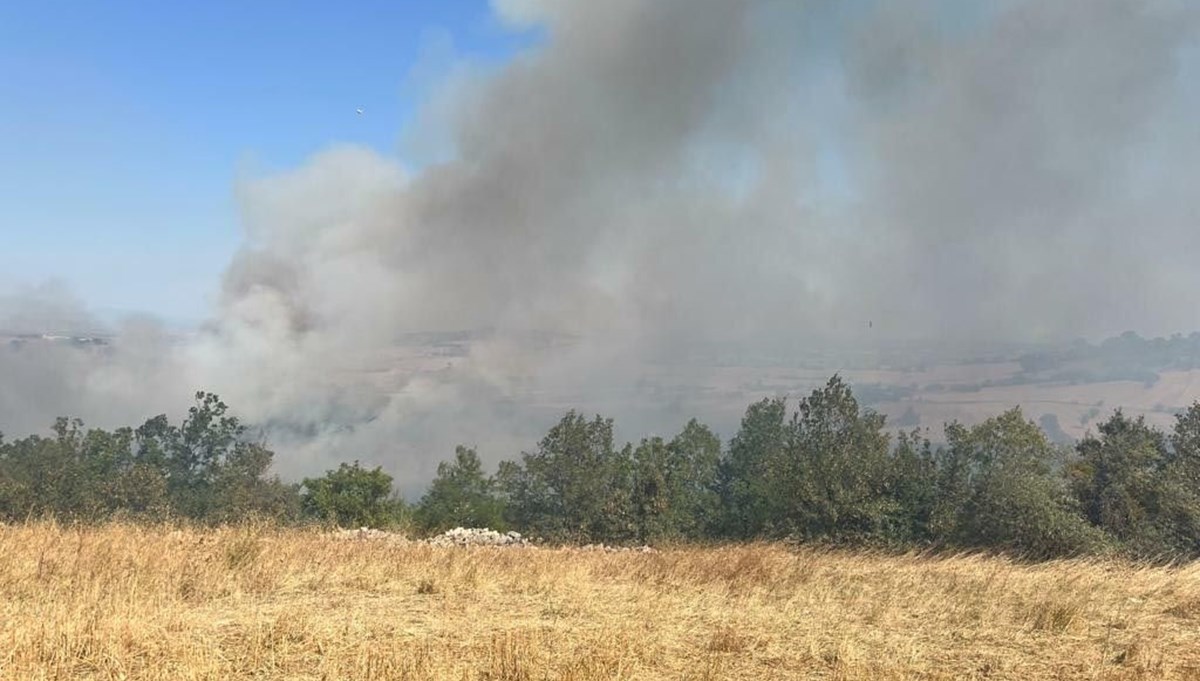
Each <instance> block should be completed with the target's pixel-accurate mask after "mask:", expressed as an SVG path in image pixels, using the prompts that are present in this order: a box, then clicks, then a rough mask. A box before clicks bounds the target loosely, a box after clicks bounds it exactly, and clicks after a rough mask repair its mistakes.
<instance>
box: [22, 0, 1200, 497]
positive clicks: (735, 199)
mask: <svg viewBox="0 0 1200 681" xmlns="http://www.w3.org/2000/svg"><path fill="white" fill-rule="evenodd" d="M495 11H496V12H497V14H498V15H499V16H500V17H501V18H502V20H504V21H505V22H508V23H509V24H510V25H512V26H513V27H515V28H518V27H529V26H535V27H538V28H539V29H540V30H542V31H543V32H544V38H543V39H542V40H541V41H540V43H539V44H538V45H537V46H536V47H534V48H531V49H530V50H528V51H527V52H525V53H522V54H520V55H518V56H517V57H516V58H515V59H513V60H512V61H511V62H510V63H508V64H506V65H504V66H502V67H500V68H498V69H496V70H494V71H488V72H483V71H476V70H472V69H470V68H466V69H462V70H460V71H456V73H455V75H454V76H453V77H452V78H451V79H450V80H449V81H448V82H447V83H446V84H445V86H444V87H443V88H442V89H441V91H439V93H438V94H437V95H436V96H435V97H433V98H432V100H431V102H430V109H429V111H428V112H427V113H426V115H425V116H423V117H422V118H421V121H422V126H424V127H418V129H416V130H413V131H410V132H409V134H410V135H411V136H413V137H416V138H421V137H425V138H427V139H439V140H445V146H446V147H447V148H445V149H442V150H440V152H441V153H440V156H442V157H443V160H440V161H438V162H435V163H430V164H428V165H425V166H422V167H418V168H415V169H412V168H405V167H404V166H403V165H402V163H401V162H400V161H398V160H397V159H396V158H392V157H387V156H383V155H381V154H379V153H376V152H374V151H371V150H368V149H363V148H356V147H337V148H332V149H328V150H326V151H323V152H321V153H319V154H317V155H316V156H314V157H313V158H311V159H310V160H309V161H308V162H307V163H305V164H304V165H303V166H302V167H300V168H296V169H294V170H292V171H290V172H286V173H283V174H279V175H275V176H269V177H263V178H256V179H251V180H248V181H246V182H244V183H242V184H241V185H240V186H239V187H238V188H237V192H238V198H239V201H240V203H241V206H242V215H243V221H244V229H245V241H244V244H243V247H242V248H241V251H240V252H239V253H238V254H237V256H236V257H235V259H234V260H233V262H232V263H230V265H229V267H228V269H227V271H226V272H225V273H224V276H223V279H222V284H221V294H220V296H219V303H218V309H216V310H215V312H214V314H213V316H212V319H211V321H210V322H209V323H208V324H207V325H205V327H204V328H203V329H201V330H200V331H198V332H196V333H195V334H192V335H190V336H188V337H187V338H184V339H179V338H176V337H173V336H170V335H168V334H166V333H165V332H163V331H162V330H161V329H159V328H157V327H156V325H155V324H154V323H153V322H152V321H149V320H132V321H129V322H127V323H126V324H125V325H124V327H122V328H119V329H114V330H112V331H113V334H114V340H113V342H112V344H111V346H109V349H108V350H107V351H106V352H103V353H98V352H95V351H92V350H86V351H81V350H79V349H78V348H68V347H59V346H54V347H49V346H47V347H45V348H42V349H38V350H36V351H33V350H28V349H23V350H22V351H21V352H0V376H2V377H3V381H2V383H0V430H3V431H5V432H9V433H12V434H18V433H24V432H31V431H35V430H42V429H44V428H45V427H46V426H47V425H48V424H49V423H50V421H51V420H52V419H53V417H54V416H56V415H59V414H71V415H79V416H81V417H83V418H85V419H86V420H87V421H88V422H89V423H95V424H97V425H106V424H108V423H110V422H137V421H139V420H140V419H142V418H145V417H147V416H150V415H152V414H154V413H158V412H160V411H163V410H164V409H173V410H179V409H182V408H184V407H185V406H186V404H188V402H189V400H190V396H191V393H192V392H193V391H194V390H196V389H207V390H212V391H215V392H218V393H219V394H220V395H221V396H222V397H223V398H224V399H225V400H226V401H227V402H228V403H230V404H231V405H232V406H233V408H234V409H235V410H236V411H237V412H238V413H239V414H240V415H241V416H243V417H244V418H245V419H246V420H248V421H251V422H254V423H258V424H263V425H264V426H265V427H267V428H268V432H269V434H270V437H271V440H272V443H273V444H274V445H275V446H276V448H277V449H278V450H279V457H278V458H277V467H278V468H279V469H280V470H281V471H283V472H284V474H285V475H288V474H293V475H294V474H301V473H304V474H307V473H312V472H316V471H319V470H321V469H322V468H323V467H325V466H327V465H329V464H330V462H333V461H340V460H348V459H354V458H358V459H361V460H363V461H364V462H365V463H379V464H383V465H385V467H387V468H388V469H390V470H391V471H392V472H394V473H396V474H397V475H398V476H399V478H400V480H401V481H402V482H404V483H406V484H411V483H412V482H413V481H414V480H418V479H424V478H425V477H427V476H428V475H429V474H430V472H431V471H432V467H433V466H434V465H435V463H436V461H437V460H439V459H441V458H444V457H446V456H448V455H449V453H451V452H452V451H453V446H454V444H457V443H460V442H462V443H468V444H477V445H479V446H480V447H481V449H482V453H483V454H484V455H485V456H487V457H488V458H489V459H491V460H495V459H497V458H500V457H508V456H512V455H514V454H515V453H516V452H517V451H519V450H520V449H522V448H528V447H529V446H531V445H532V443H533V441H534V440H535V439H536V437H537V434H538V433H541V432H544V430H545V428H546V426H547V425H549V423H550V422H552V421H553V419H554V418H555V417H556V416H558V415H560V414H561V411H562V410H565V409H566V408H568V407H570V406H573V405H572V404H571V402H570V400H571V399H572V397H575V398H576V399H580V400H583V399H586V400H587V401H588V404H589V405H597V408H598V409H601V410H602V411H603V413H605V414H606V415H612V416H615V417H616V418H617V422H618V424H619V425H621V424H624V425H625V426H626V427H627V428H628V429H629V431H630V433H631V435H642V434H644V433H646V432H651V431H656V432H660V433H663V434H669V433H670V432H672V431H674V430H676V429H678V428H679V427H680V426H681V425H682V424H683V421H684V419H686V418H687V417H688V416H691V415H693V414H694V413H696V410H697V409H700V407H698V405H697V402H696V400H701V399H702V396H699V395H697V396H695V400H693V399H692V398H691V397H688V396H686V395H684V396H682V397H677V398H673V399H660V398H656V397H654V396H652V395H651V396H647V395H645V394H642V393H639V391H638V389H637V386H638V385H639V381H640V380H641V379H643V378H644V376H645V373H646V371H647V367H648V366H649V365H651V364H658V365H661V366H666V367H668V368H667V369H661V370H662V371H674V372H677V373H678V374H679V376H678V377H679V378H680V380H684V381H685V382H686V381H701V380H702V379H703V374H704V373H705V372H706V371H713V370H714V369H705V368H703V367H699V366H675V365H673V364H671V363H670V362H667V360H671V359H674V358H675V354H676V353H677V352H678V349H679V348H683V347H687V346H688V344H694V343H714V344H715V343H721V344H730V345H734V346H738V347H747V348H753V347H807V346H813V347H816V346H829V345H838V344H841V345H869V344H870V343H872V342H875V341H874V340H873V339H875V338H879V339H884V340H914V341H921V340H945V339H954V340H959V341H968V342H970V341H983V340H987V339H1004V340H1047V339H1063V338H1072V337H1077V336H1089V337H1097V336H1102V335H1107V334H1113V333H1118V332H1120V331H1123V330H1125V329H1136V330H1139V331H1141V332H1144V333H1170V332H1173V331H1188V330H1193V329H1196V328H1200V324H1198V323H1197V319H1196V310H1197V309H1198V308H1197V305H1196V302H1197V301H1196V300H1195V299H1194V296H1195V293H1194V292H1195V291H1197V290H1200V286H1198V285H1200V268H1196V267H1195V266H1194V263H1193V259H1194V258H1193V254H1195V253H1197V252H1198V251H1197V247H1198V246H1200V232H1198V231H1197V230H1196V228H1195V226H1196V224H1195V223H1196V217H1197V216H1196V209H1195V207H1194V206H1195V203H1194V200H1192V196H1191V194H1192V193H1193V192H1194V189H1193V187H1194V185H1195V184H1196V179H1197V178H1196V177H1195V173H1196V171H1195V168H1197V167H1198V166H1197V161H1200V128H1198V127H1197V126H1196V124H1195V121H1196V120H1198V119H1197V114H1200V91H1198V89H1197V87H1196V85H1195V83H1196V76H1197V75H1200V72H1198V71H1197V70H1196V63H1197V62H1198V61H1200V59H1198V57H1197V44H1196V38H1197V21H1198V20H1200V10H1198V9H1197V6H1196V5H1195V4H1193V3H1190V2H1183V1H1179V2H1170V1H1165V0H1164V1H1162V2H1154V1H1152V0H1145V1H1140V2H1139V1H1134V0H1128V1H1126V0H1055V1H1053V2H1047V1H1045V0H1023V1H1018V0H1013V1H1006V2H986V3H984V2H980V3H970V2H965V3H964V2H936V1H933V0H928V1H923V0H910V1H903V2H896V1H892V0H889V1H888V2H878V3H870V2H850V3H822V2H808V3H800V2H784V1H780V2H772V1H770V0H764V1H762V2H729V1H727V0H658V1H656V2H633V1H631V0H611V1H607V2H577V3H559V2H551V1H550V0H545V1H539V0H505V1H503V2H497V3H496V4H495ZM868 320H870V323H871V329H873V330H872V332H871V333H872V334H873V335H872V336H869V337H868V336H866V335H865V331H866V329H867V324H868ZM95 326H96V323H95V322H94V320H90V319H89V316H88V313H87V312H86V311H85V310H82V309H80V308H79V306H78V305H77V304H75V303H73V302H72V300H71V297H70V294H69V293H68V292H65V291H61V290H57V289H55V288H54V287H43V288H42V289H37V290H29V291H23V292H19V293H18V295H16V296H12V297H10V298H5V299H2V300H0V329H3V330H9V331H14V332H15V331H24V330H29V331H36V332H43V333H74V332H80V331H82V330H85V329H89V330H90V329H94V328H95ZM460 330H474V331H477V332H479V331H483V332H481V333H476V334H475V336H474V339H475V340H474V341H473V342H472V343H470V344H469V346H468V349H466V350H464V351H463V352H462V353H461V356H453V357H449V358H447V359H448V361H447V362H445V363H444V364H446V366H441V365H442V364H443V362H442V361H441V360H438V361H437V362H435V364H437V365H438V366H437V367H436V370H433V369H431V368H430V367H429V362H425V363H424V364H420V365H418V363H416V362H415V361H414V360H413V359H412V358H411V357H407V356H404V355H403V354H402V353H400V352H399V351H398V350H397V348H398V346H401V345H403V341H404V340H405V339H406V338H410V337H411V334H416V333H421V332H431V331H441V332H450V331H460ZM562 339H569V342H568V341H564V340H562ZM670 367H675V368H670ZM741 406H742V407H744V404H743V405H741ZM721 425H728V424H721Z"/></svg>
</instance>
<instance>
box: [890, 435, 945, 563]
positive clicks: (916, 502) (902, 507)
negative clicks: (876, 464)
mask: <svg viewBox="0 0 1200 681" xmlns="http://www.w3.org/2000/svg"><path fill="white" fill-rule="evenodd" d="M887 494H888V496H889V497H891V498H892V499H893V500H894V501H895V503H896V507H895V513H894V514H893V515H892V517H891V518H890V519H889V526H888V527H887V529H886V531H885V533H886V536H887V539H889V540H890V541H894V542H901V543H903V542H919V543H924V542H928V541H930V540H931V539H932V537H933V530H932V524H933V513H934V508H935V506H936V503H937V495H938V487H937V461H936V458H935V456H934V452H933V448H932V446H931V444H930V442H929V438H928V437H925V436H924V435H923V434H922V433H921V431H920V430H919V429H913V430H911V431H900V432H899V433H897V435H896V445H895V447H894V448H893V449H892V460H891V471H890V476H889V481H888V492H887Z"/></svg>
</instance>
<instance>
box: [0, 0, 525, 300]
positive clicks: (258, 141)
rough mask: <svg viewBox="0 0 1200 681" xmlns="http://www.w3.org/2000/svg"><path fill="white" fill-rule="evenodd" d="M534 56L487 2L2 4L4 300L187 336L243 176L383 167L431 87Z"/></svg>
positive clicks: (0, 235)
mask: <svg viewBox="0 0 1200 681" xmlns="http://www.w3.org/2000/svg"><path fill="white" fill-rule="evenodd" d="M531 40H532V38H531V37H530V36H527V35H525V36H523V35H516V34H514V33H512V32H511V30H509V29H507V28H505V27H503V26H502V25H500V23H499V22H498V20H496V19H495V18H494V17H493V15H492V13H491V11H490V10H489V8H488V5H487V2H486V1H485V0H455V1H454V2H417V1H416V0H406V1H394V0H393V1H390V2H389V1H386V0H363V1H360V2H354V3H331V2H317V1H307V0H305V1H291V2H283V1H278V0H276V1H256V2H234V1H232V0H215V1H214V0H209V1H206V2H196V3H182V2H151V1H149V0H147V1H144V2H131V1H114V2H103V3H101V2H91V1H90V0H89V1H87V2H84V1H80V0H75V1H72V2H64V1H60V0H37V1H33V0H13V1H10V2H4V3H0V102H3V105H0V159H3V162H2V163H0V244H3V246H2V247H0V294H4V293H8V292H11V291H13V290H15V289H18V288H19V287H22V286H28V285H36V284H39V283H41V282H44V281H46V280H51V279H58V280H62V281H64V282H65V283H66V284H67V285H68V286H70V287H71V289H72V290H73V291H74V292H75V293H76V294H77V295H78V296H79V297H80V298H81V299H82V300H83V301H84V302H85V303H86V304H88V305H89V306H91V307H93V308H94V309H96V310H99V311H100V312H102V313H119V312H123V311H131V310H145V311H150V312H153V313H156V314H159V315H161V316H163V317H164V318H166V319H168V320H170V321H176V322H190V321H195V320H197V319H200V318H202V317H203V316H204V315H205V314H206V311H207V309H208V307H209V305H210V304H211V302H212V298H213V294H214V293H215V291H216V286H217V281H218V277H219V274H220V272H221V270H222V268H223V267H224V265H225V263H226V262H227V261H228V259H229V256H230V254H231V253H232V252H233V251H234V249H235V248H236V247H237V244H238V242H239V226H238V219H237V213H236V209H235V205H234V201H233V188H234V182H235V179H236V178H237V177H238V175H239V173H240V172H241V171H242V170H244V169H245V168H247V167H252V168H255V169H258V170H260V171H261V170H270V169H284V168H289V167H292V166H295V165H297V164H298V163H300V162H301V161H302V160H303V159H304V158H305V157H307V156H309V155H310V154H312V153H314V152H316V151H318V150H320V149H322V148H325V147H327V146H329V145H331V144H334V143H344V142H348V143H356V144H364V145H368V146H370V147H373V148H375V149H378V150H380V151H381V152H384V153H388V154H395V153H397V150H398V148H399V144H400V139H401V135H402V134H403V130H404V128H405V125H406V123H407V122H408V121H410V120H411V119H412V117H413V116H414V110H415V106H416V104H417V102H418V101H419V100H420V99H421V98H422V96H423V91H424V89H425V88H428V87H429V85H430V81H431V80H436V78H437V75H438V74H437V71H438V70H439V69H443V68H449V67H450V66H451V65H452V63H453V61H454V60H455V59H458V58H467V59H470V60H472V61H476V62H484V63H486V62H495V61H502V60H504V59H505V58H507V57H508V56H509V55H511V54H513V53H514V52H515V51H517V50H519V49H521V48H522V47H523V46H525V45H527V44H528V43H529V42H530V41H531ZM359 107H361V108H363V109H364V115H362V116H358V115H357V114H356V113H355V110H356V109H357V108H359Z"/></svg>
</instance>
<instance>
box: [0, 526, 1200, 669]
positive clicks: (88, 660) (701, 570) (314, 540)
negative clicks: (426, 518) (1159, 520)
mask: <svg viewBox="0 0 1200 681" xmlns="http://www.w3.org/2000/svg"><path fill="white" fill-rule="evenodd" d="M0 678H3V679H21V680H27V679H164V680H166V679H171V680H176V679H354V680H364V681H365V680H370V679H428V680H435V681H436V680H441V679H454V680H471V679H479V680H484V679H487V680H491V681H519V680H536V679H570V680H574V681H584V680H592V679H680V680H684V679H693V680H698V679H755V680H761V679H790V678H829V679H901V678H904V679H907V678H922V679H971V678H976V679H1037V678H1054V679H1137V678H1145V679H1187V678H1200V565H1191V566H1185V567H1177V568H1162V567H1145V566H1136V565H1128V564H1121V563H1113V562H1094V561H1059V562H1052V563H1043V564H1036V565H1022V564H1019V563H1014V562H1011V561H1009V560H1005V559H999V558H988V557H980V556H965V557H924V556H881V555H868V554H861V553H853V552H840V551H833V552H831V551H817V550H807V549H802V550H799V551H797V550H789V549H786V548H783V547H778V546H767V545H760V546H749V547H726V548H681V549H675V550H664V551H660V552H658V553H649V554H645V553H615V554H607V553H603V552H584V551H579V550H551V549H523V548H435V547H430V546H426V545H418V544H410V545H397V544H389V543H386V542H379V541H346V540H339V539H335V538H333V537H330V536H328V535H323V534H321V533H318V532H315V531H313V532H302V531H294V530H292V531H289V530H276V529H271V528H261V527H258V528H256V527H244V528H227V529H221V530H192V529H172V528H152V527H138V526H132V525H110V526H106V527H102V528H92V529H71V528H64V527H59V526H55V525H52V524H30V525H21V526H7V527H3V526H0Z"/></svg>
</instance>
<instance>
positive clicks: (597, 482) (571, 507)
mask: <svg viewBox="0 0 1200 681" xmlns="http://www.w3.org/2000/svg"><path fill="white" fill-rule="evenodd" d="M612 429H613V422H612V419H604V418H602V417H600V416H599V415H597V416H596V417H595V418H594V419H592V420H590V421H589V420H587V419H586V418H584V417H583V415H581V414H579V413H576V412H575V411H570V412H567V414H566V416H564V417H563V418H562V420H561V421H559V422H558V424H557V425H555V426H554V427H553V428H551V429H550V432H549V433H547V434H546V436H545V437H544V438H542V441H541V442H540V443H539V444H538V449H537V451H536V452H533V453H524V454H522V455H521V461H520V463H510V464H508V465H506V466H504V467H503V468H502V469H501V471H500V474H499V476H498V480H499V482H500V486H501V489H502V490H503V493H504V496H505V498H506V499H507V501H508V505H509V510H510V519H511V520H512V521H513V523H514V524H515V525H516V526H518V527H522V528H526V529H528V530H529V531H530V532H533V533H535V534H537V535H538V536H541V537H545V538H547V539H554V540H571V541H595V540H621V539H628V538H630V537H632V536H633V535H634V534H635V527H634V517H633V515H634V514H633V508H632V494H631V487H632V485H631V482H632V447H630V446H629V445H626V446H625V447H624V448H622V449H620V450H618V449H615V448H614V446H613V434H612Z"/></svg>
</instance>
